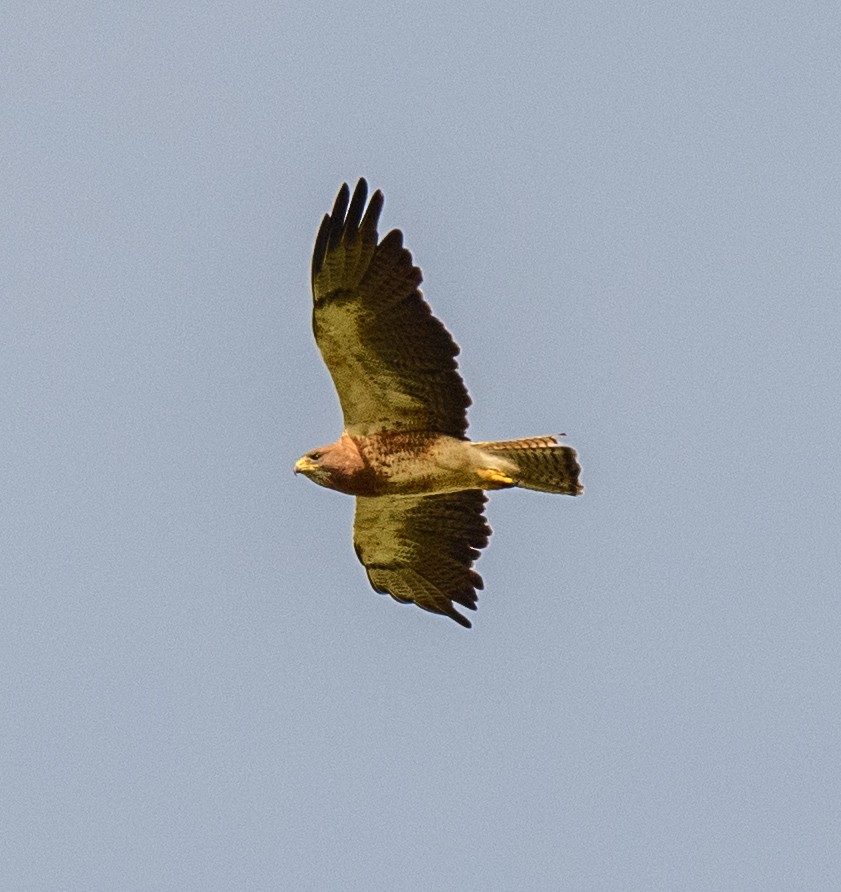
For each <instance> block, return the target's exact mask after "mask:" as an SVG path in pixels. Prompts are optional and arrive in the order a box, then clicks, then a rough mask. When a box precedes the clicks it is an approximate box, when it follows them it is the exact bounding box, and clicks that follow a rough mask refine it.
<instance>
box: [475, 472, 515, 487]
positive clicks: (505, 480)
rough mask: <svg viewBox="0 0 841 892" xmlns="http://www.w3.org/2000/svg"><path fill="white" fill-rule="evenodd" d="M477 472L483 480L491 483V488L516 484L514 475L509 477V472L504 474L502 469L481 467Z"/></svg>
mask: <svg viewBox="0 0 841 892" xmlns="http://www.w3.org/2000/svg"><path fill="white" fill-rule="evenodd" d="M476 473H477V474H478V475H479V478H480V479H481V480H482V481H484V482H485V483H486V484H489V488H492V487H502V486H514V485H515V481H514V478H513V477H509V476H508V475H507V474H503V473H502V472H501V471H496V470H494V469H493V468H480V469H479V470H478V471H477V472H476Z"/></svg>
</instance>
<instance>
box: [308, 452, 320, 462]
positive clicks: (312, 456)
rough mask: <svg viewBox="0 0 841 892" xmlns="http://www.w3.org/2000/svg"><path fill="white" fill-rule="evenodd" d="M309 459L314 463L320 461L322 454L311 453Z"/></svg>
mask: <svg viewBox="0 0 841 892" xmlns="http://www.w3.org/2000/svg"><path fill="white" fill-rule="evenodd" d="M307 458H311V459H312V460H313V461H318V460H319V459H320V458H321V453H320V452H311V453H310V454H309V455H308V456H307Z"/></svg>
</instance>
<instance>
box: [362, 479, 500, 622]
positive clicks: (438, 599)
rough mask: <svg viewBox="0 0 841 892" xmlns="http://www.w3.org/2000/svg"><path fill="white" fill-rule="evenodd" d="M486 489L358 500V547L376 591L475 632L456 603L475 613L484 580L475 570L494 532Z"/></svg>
mask: <svg viewBox="0 0 841 892" xmlns="http://www.w3.org/2000/svg"><path fill="white" fill-rule="evenodd" d="M486 501H487V499H486V497H485V495H484V493H483V492H482V491H481V490H476V489H473V490H463V491H461V492H454V493H444V494H442V495H426V496H380V497H375V498H370V497H365V498H362V497H360V498H357V500H356V517H355V518H354V522H353V546H354V548H355V549H356V555H357V557H358V558H359V560H360V561H362V563H363V564H364V565H365V569H366V571H367V572H368V579H369V581H370V583H371V585H372V586H373V587H374V589H375V590H376V591H378V592H381V593H383V594H386V593H387V594H389V595H391V596H392V598H394V599H395V600H397V601H404V602H414V603H415V604H417V605H418V607H422V608H423V609H424V610H430V611H432V612H433V613H442V614H444V616H449V617H450V618H451V619H454V620H455V621H456V622H457V623H460V624H461V625H462V626H466V627H467V628H468V629H469V628H470V621H469V620H467V619H465V618H464V617H463V616H462V615H461V614H460V613H459V612H458V611H457V610H456V609H455V607H454V606H453V602H455V603H456V604H461V605H462V606H463V607H467V608H468V609H470V610H475V609H476V590H477V589H481V588H482V577H481V576H480V575H479V574H478V573H477V572H476V571H475V570H474V569H473V568H472V565H473V561H474V560H476V558H478V557H479V549H480V548H484V547H485V546H486V545H487V544H488V539H489V537H490V535H491V528H490V527H489V526H488V522H487V521H486V520H485V517H484V515H483V514H482V510H483V507H484V504H485V502H486Z"/></svg>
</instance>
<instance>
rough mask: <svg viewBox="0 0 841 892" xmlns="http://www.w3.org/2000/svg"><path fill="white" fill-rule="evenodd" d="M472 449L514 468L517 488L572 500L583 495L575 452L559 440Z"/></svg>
mask: <svg viewBox="0 0 841 892" xmlns="http://www.w3.org/2000/svg"><path fill="white" fill-rule="evenodd" d="M473 445H474V446H476V447H478V448H479V449H481V450H482V451H483V452H486V453H488V452H489V453H491V454H493V455H498V456H500V457H501V458H503V459H505V460H506V461H509V462H511V463H512V464H513V465H515V466H516V467H517V471H515V472H511V476H513V477H514V478H515V480H516V483H515V486H519V487H522V488H523V489H534V490H537V491H538V492H556V493H563V494H565V495H569V496H578V495H581V493H583V492H584V487H583V486H582V485H581V483H579V481H578V476H579V474H580V473H581V466H580V465H579V464H578V457H577V455H576V453H575V450H574V449H573V448H572V446H567V445H566V444H565V443H560V442H558V438H557V437H552V436H549V437H523V438H521V439H519V440H494V441H490V442H485V443H474V444H473Z"/></svg>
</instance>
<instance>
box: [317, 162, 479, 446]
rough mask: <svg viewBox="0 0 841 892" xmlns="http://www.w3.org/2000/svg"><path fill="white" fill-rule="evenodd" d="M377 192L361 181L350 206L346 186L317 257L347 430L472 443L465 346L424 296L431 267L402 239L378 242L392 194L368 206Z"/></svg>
mask: <svg viewBox="0 0 841 892" xmlns="http://www.w3.org/2000/svg"><path fill="white" fill-rule="evenodd" d="M367 194H368V186H367V183H366V182H365V180H364V179H361V180H360V181H359V182H358V183H357V186H356V189H355V191H354V193H353V198H352V199H351V200H350V206H348V199H349V189H348V186H347V184H346V183H345V184H344V185H343V186H342V188H341V189H340V190H339V194H338V195H337V196H336V203H335V204H334V205H333V212H332V213H331V214H329V215H326V216H325V217H324V220H323V221H322V223H321V228H320V229H319V230H318V235H317V237H316V240H315V248H314V250H313V258H312V293H313V301H314V305H313V314H312V322H313V331H314V333H315V340H316V343H317V344H318V347H319V349H320V350H321V355H322V356H323V357H324V361H325V363H327V368H328V369H329V370H330V374H331V375H332V376H333V382H334V384H335V385H336V390H337V391H338V393H339V401H340V402H341V404H342V412H343V413H344V423H345V428H346V429H347V431H348V432H349V433H351V434H356V435H362V436H365V435H368V434H370V433H373V432H375V431H379V430H432V431H438V432H439V433H444V434H450V435H451V436H454V437H462V436H464V432H465V431H466V430H467V417H466V409H467V407H468V406H469V405H470V397H468V395H467V390H466V389H465V387H464V383H463V382H462V380H461V377H460V376H459V373H458V371H457V370H456V369H457V365H456V361H455V356H456V355H457V354H458V347H457V346H456V344H455V342H454V341H453V339H452V338H451V337H450V335H449V333H448V332H447V330H446V329H445V328H444V326H443V325H442V324H441V322H440V321H439V320H438V319H436V318H435V317H434V316H433V315H432V312H431V310H430V309H429V305H428V304H427V303H426V302H425V301H424V299H423V297H422V296H421V293H420V291H419V290H418V285H420V282H421V271H420V270H419V269H418V268H417V267H416V266H414V265H413V264H412V255H411V254H410V253H409V252H408V251H407V250H406V249H405V248H404V247H403V235H402V233H401V232H400V231H399V230H397V229H395V230H392V231H391V232H389V233H388V235H386V236H385V238H383V240H382V241H381V242H379V244H378V243H377V239H378V236H377V220H378V218H379V216H380V211H381V210H382V206H383V196H382V193H381V192H379V191H377V192H375V193H374V194H373V196H371V201H370V203H369V204H368V208H367V210H365V199H366V196H367ZM363 210H364V211H365V213H364V216H363Z"/></svg>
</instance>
